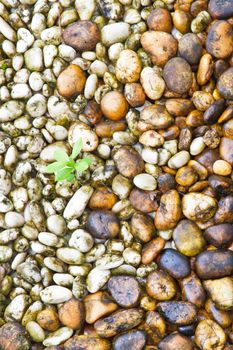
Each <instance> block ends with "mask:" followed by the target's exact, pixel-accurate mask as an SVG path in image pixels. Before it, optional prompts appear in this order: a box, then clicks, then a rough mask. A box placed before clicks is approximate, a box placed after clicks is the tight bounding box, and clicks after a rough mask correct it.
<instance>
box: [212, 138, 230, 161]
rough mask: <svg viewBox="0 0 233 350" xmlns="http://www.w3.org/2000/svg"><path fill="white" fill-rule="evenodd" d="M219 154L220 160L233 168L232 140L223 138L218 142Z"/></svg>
mask: <svg viewBox="0 0 233 350" xmlns="http://www.w3.org/2000/svg"><path fill="white" fill-rule="evenodd" d="M219 153H220V157H221V158H223V159H224V160H225V161H226V162H228V163H229V164H231V165H232V166H233V139H229V138H227V137H223V138H222V139H221V142H220V148H219ZM216 160H217V159H216Z"/></svg>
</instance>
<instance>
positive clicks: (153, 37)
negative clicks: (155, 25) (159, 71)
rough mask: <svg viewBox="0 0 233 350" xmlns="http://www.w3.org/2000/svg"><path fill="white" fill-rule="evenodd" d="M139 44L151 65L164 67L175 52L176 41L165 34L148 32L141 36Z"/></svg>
mask: <svg viewBox="0 0 233 350" xmlns="http://www.w3.org/2000/svg"><path fill="white" fill-rule="evenodd" d="M141 44H142V47H143V49H144V50H145V51H146V52H147V53H148V54H149V55H150V57H151V60H152V62H153V64H155V65H158V66H164V65H165V64H166V63H167V61H168V60H169V59H170V58H172V57H174V56H175V55H176V52H177V41H176V39H175V38H174V37H173V36H172V35H171V34H168V33H166V32H160V31H148V32H145V33H143V34H142V36H141Z"/></svg>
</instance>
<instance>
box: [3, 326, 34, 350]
mask: <svg viewBox="0 0 233 350" xmlns="http://www.w3.org/2000/svg"><path fill="white" fill-rule="evenodd" d="M0 338H1V346H2V347H3V349H6V348H7V347H8V348H9V343H10V344H12V343H13V346H14V350H21V349H24V350H30V348H31V345H30V340H29V339H28V336H27V332H26V331H25V328H24V327H22V326H21V324H20V323H18V322H7V323H5V324H4V325H2V326H1V328H0ZM12 350H13V349H12Z"/></svg>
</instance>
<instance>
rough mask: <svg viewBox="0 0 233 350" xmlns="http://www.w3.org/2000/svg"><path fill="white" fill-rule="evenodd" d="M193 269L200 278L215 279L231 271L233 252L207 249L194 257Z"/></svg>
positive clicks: (232, 271)
mask: <svg viewBox="0 0 233 350" xmlns="http://www.w3.org/2000/svg"><path fill="white" fill-rule="evenodd" d="M195 269H196V272H197V274H198V276H199V277H200V278H201V279H215V278H220V277H225V276H229V275H231V274H232V273H233V252H231V251H229V250H228V251H227V250H209V251H205V252H203V253H200V254H199V255H198V256H197V257H196V262H195Z"/></svg>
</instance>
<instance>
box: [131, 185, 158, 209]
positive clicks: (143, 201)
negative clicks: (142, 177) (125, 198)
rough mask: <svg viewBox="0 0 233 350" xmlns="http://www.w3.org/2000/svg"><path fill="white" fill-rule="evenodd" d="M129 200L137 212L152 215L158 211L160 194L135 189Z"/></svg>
mask: <svg viewBox="0 0 233 350" xmlns="http://www.w3.org/2000/svg"><path fill="white" fill-rule="evenodd" d="M129 200H130V203H131V204H132V206H133V207H134V208H135V209H136V210H139V211H141V212H143V213H151V212H153V211H155V210H157V209H158V202H159V192H158V191H144V190H140V189H138V188H134V189H133V190H132V191H131V193H130V196H129Z"/></svg>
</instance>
